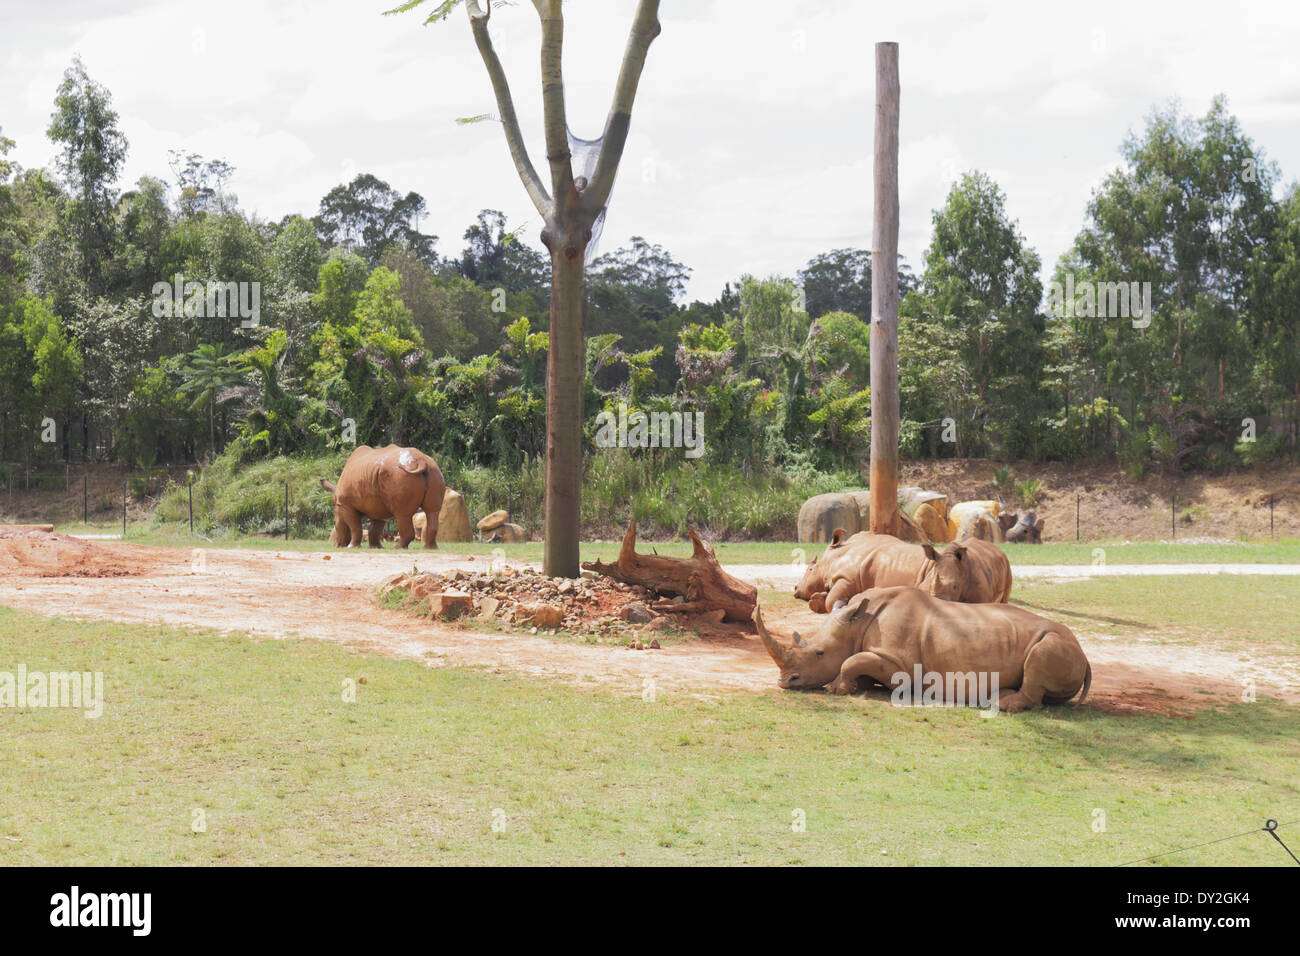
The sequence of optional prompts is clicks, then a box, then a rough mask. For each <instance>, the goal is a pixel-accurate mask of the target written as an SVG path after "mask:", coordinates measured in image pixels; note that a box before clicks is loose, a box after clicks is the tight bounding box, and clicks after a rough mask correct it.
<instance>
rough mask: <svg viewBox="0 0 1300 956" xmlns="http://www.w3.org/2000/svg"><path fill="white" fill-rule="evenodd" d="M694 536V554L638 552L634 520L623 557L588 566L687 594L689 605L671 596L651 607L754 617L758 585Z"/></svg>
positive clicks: (632, 581)
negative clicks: (730, 570)
mask: <svg viewBox="0 0 1300 956" xmlns="http://www.w3.org/2000/svg"><path fill="white" fill-rule="evenodd" d="M686 533H687V534H688V535H690V538H691V541H692V543H693V544H694V546H695V550H694V554H692V555H691V557H689V558H663V557H660V556H659V555H657V554H654V555H649V554H637V553H636V522H635V521H631V522H629V523H628V526H627V533H626V534H624V535H623V546H622V548H621V549H620V550H619V553H618V561H616V562H615V563H613V564H606V563H605V562H603V561H587V562H585V563H584V564H583V567H584V568H586V569H587V570H589V571H596V572H598V573H600V574H603V575H605V576H607V577H611V578H613V579H614V580H615V581H622V582H623V583H624V584H637V585H640V586H641V587H645V588H649V589H650V590H652V591H654V592H655V593H656V594H659V595H661V596H663V597H666V598H673V597H677V596H679V595H680V596H681V597H684V598H686V601H685V602H684V603H680V604H674V603H673V602H672V601H671V600H660V601H656V602H655V603H654V604H653V605H651V606H652V607H653V608H654V610H656V611H671V612H675V613H681V614H698V613H701V612H705V611H722V612H723V620H727V621H748V620H750V618H752V617H753V615H754V608H755V607H757V606H758V589H757V588H756V587H754V586H753V585H752V584H746V583H745V582H744V581H741V580H740V579H738V578H733V577H732V576H731V575H730V574H728V573H727V572H726V571H724V570H722V565H720V564H719V563H718V557H717V555H716V554H714V553H713V548H712V547H711V546H709V545H708V544H706V543H704V542H703V541H701V540H700V538H699V536H698V535H696V533H695V532H694V531H690V530H688V531H687V532H686Z"/></svg>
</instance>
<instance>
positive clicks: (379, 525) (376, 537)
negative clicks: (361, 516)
mask: <svg viewBox="0 0 1300 956" xmlns="http://www.w3.org/2000/svg"><path fill="white" fill-rule="evenodd" d="M387 524H388V522H387V521H380V520H379V519H378V518H371V519H370V534H369V535H368V540H369V541H370V547H372V548H382V547H383V546H384V528H385V526H387Z"/></svg>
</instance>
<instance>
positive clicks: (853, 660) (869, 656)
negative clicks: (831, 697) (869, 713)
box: [829, 651, 908, 694]
mask: <svg viewBox="0 0 1300 956" xmlns="http://www.w3.org/2000/svg"><path fill="white" fill-rule="evenodd" d="M899 671H902V672H903V673H905V674H906V673H908V671H907V669H906V668H904V667H903V666H902V665H901V664H899V663H898V662H897V661H895V660H893V659H892V658H890V657H886V656H883V655H881V654H877V653H874V652H872V651H863V652H861V653H860V654H854V655H853V656H852V657H850V658H849V659H848V660H847V661H845V662H844V666H843V667H841V668H840V676H839V677H838V678H837V679H836V680H834V681H832V682H831V684H830V686H829V690H830V691H831V693H833V694H852V693H853V692H854V691H856V690H857V689H858V681H859V680H860V679H861V678H863V677H869V678H871V679H872V680H873V681H876V682H877V683H879V684H883V685H884V686H885V687H890V688H892V687H893V686H894V681H893V678H894V675H895V674H897V673H898V672H899Z"/></svg>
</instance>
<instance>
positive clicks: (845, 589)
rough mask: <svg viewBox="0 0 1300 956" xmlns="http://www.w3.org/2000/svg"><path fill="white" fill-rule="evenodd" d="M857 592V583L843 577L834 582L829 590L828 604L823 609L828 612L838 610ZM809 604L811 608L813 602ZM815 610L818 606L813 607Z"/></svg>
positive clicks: (827, 595)
mask: <svg viewBox="0 0 1300 956" xmlns="http://www.w3.org/2000/svg"><path fill="white" fill-rule="evenodd" d="M857 593H858V589H857V585H855V584H854V583H853V582H852V581H849V580H847V579H844V578H841V579H840V580H838V581H836V582H835V583H834V584H832V585H831V589H830V591H828V592H827V594H826V602H825V604H826V606H825V608H824V609H823V610H824V611H825V612H826V613H827V614H829V613H831V612H832V611H838V610H839V609H840V608H841V607H843V606H844V605H845V604H848V603H849V601H850V600H852V599H853V597H854V596H855V595H856V594H857ZM808 606H809V607H810V608H811V607H812V604H811V603H810V604H809V605H808ZM813 610H816V608H813Z"/></svg>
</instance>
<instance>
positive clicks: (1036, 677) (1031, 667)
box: [998, 631, 1088, 714]
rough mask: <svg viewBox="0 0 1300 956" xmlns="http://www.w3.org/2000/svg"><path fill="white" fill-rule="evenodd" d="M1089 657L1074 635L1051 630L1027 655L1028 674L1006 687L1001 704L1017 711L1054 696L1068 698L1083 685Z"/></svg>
mask: <svg viewBox="0 0 1300 956" xmlns="http://www.w3.org/2000/svg"><path fill="white" fill-rule="evenodd" d="M1087 668H1088V661H1087V659H1086V658H1085V657H1084V656H1083V654H1082V653H1080V651H1079V644H1078V642H1077V641H1075V640H1073V639H1072V638H1068V637H1066V636H1065V635H1062V634H1057V633H1055V632H1052V631H1049V632H1047V633H1046V634H1044V635H1043V637H1042V639H1041V640H1040V641H1039V642H1038V643H1037V644H1035V645H1034V646H1033V647H1031V648H1030V649H1029V653H1028V654H1027V655H1025V676H1024V679H1023V680H1022V681H1021V682H1020V687H1019V689H1017V690H1011V691H1008V690H1005V689H1004V690H1003V691H1002V693H1001V696H1000V698H999V700H998V707H999V708H1000V709H1002V710H1005V711H1006V712H1007V713H1010V714H1015V713H1019V712H1020V711H1022V710H1032V709H1033V708H1035V707H1038V706H1040V705H1041V704H1042V703H1043V698H1044V697H1050V698H1052V699H1053V700H1060V699H1062V698H1065V699H1069V698H1070V697H1073V696H1074V693H1075V692H1076V691H1077V690H1078V689H1079V688H1080V687H1082V686H1083V678H1084V673H1085V672H1086V670H1087Z"/></svg>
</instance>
